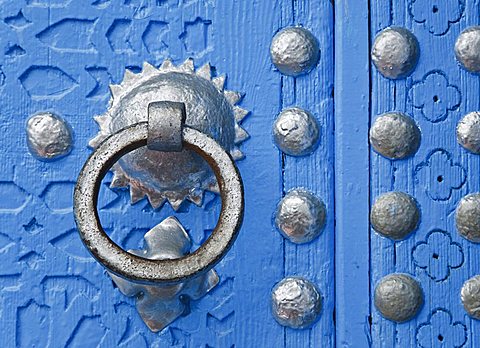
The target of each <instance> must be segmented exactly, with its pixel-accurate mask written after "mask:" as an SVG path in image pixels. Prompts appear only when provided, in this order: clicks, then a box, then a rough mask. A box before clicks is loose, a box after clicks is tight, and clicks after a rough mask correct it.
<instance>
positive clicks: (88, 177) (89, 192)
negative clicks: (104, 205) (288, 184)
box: [74, 122, 244, 284]
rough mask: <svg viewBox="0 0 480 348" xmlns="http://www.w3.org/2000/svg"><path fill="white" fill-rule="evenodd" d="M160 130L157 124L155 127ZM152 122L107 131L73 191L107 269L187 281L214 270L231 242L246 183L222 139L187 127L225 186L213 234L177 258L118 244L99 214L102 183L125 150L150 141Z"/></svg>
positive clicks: (83, 227) (82, 226)
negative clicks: (144, 253) (132, 251)
mask: <svg viewBox="0 0 480 348" xmlns="http://www.w3.org/2000/svg"><path fill="white" fill-rule="evenodd" d="M150 131H153V132H154V133H155V130H154V129H151V130H150ZM148 134H149V127H148V123H147V122H140V123H137V124H134V125H132V126H129V127H127V128H124V129H123V130H120V131H118V132H116V133H114V134H113V135H111V136H110V137H108V138H107V139H106V140H105V141H104V142H103V143H101V144H100V145H99V147H98V148H97V149H96V150H95V151H94V152H93V153H92V154H91V156H90V157H89V159H88V160H87V162H86V163H85V165H84V167H83V168H82V170H81V172H80V175H79V177H78V181H77V185H76V186H75V191H74V214H75V221H76V223H77V228H78V231H79V233H80V237H81V238H82V241H83V243H84V244H85V246H86V247H87V248H88V249H89V251H90V252H91V254H92V255H93V256H94V257H95V259H96V260H97V261H98V262H99V263H100V264H102V265H103V266H104V267H105V268H107V270H108V271H109V272H111V273H113V274H115V275H118V276H120V277H122V278H124V279H128V280H130V281H133V282H137V283H146V284H148V283H162V284H172V283H178V282H184V281H186V280H187V279H192V278H194V277H197V276H199V275H202V274H205V273H206V272H208V271H209V270H211V269H212V268H213V267H214V266H215V265H216V264H217V263H218V262H219V261H220V260H221V259H222V258H223V256H224V255H225V254H226V253H227V252H228V250H229V249H230V248H231V247H232V245H233V243H234V241H235V239H236V237H237V235H238V232H239V230H240V226H241V223H242V220H243V209H244V200H243V186H242V180H241V178H240V174H239V173H238V170H237V168H236V167H235V164H234V162H233V160H232V158H231V157H230V156H229V155H228V154H227V153H226V152H225V150H224V149H223V148H222V146H221V145H219V144H218V143H217V142H216V141H215V140H213V139H212V138H210V137H209V136H207V135H205V134H204V133H202V132H199V131H197V130H195V129H193V128H189V127H187V126H185V127H184V128H183V131H182V136H183V146H184V148H185V149H188V150H191V151H194V152H195V153H197V154H198V155H199V156H201V157H202V158H204V159H205V161H206V162H207V163H208V164H209V165H210V167H211V168H212V170H213V172H214V174H215V176H216V178H217V181H218V183H219V186H220V194H221V197H222V211H221V213H220V216H219V219H218V223H217V226H216V227H215V229H214V230H213V232H212V234H211V236H210V237H209V238H208V239H207V241H206V242H205V243H204V244H202V245H201V246H200V247H199V248H198V249H197V250H196V251H195V252H193V253H191V254H189V255H187V256H185V257H182V258H180V259H176V260H149V259H145V258H142V257H139V256H135V255H133V254H130V253H128V252H126V251H125V250H123V249H122V248H120V247H119V246H118V245H116V244H115V243H114V242H113V241H112V240H111V239H110V238H109V237H108V236H107V234H106V233H105V231H104V230H103V228H102V226H101V224H100V221H99V220H98V212H97V201H98V193H99V190H100V184H101V182H102V179H103V177H104V176H105V174H106V173H107V171H108V170H109V169H110V167H111V166H112V165H113V164H114V163H115V162H116V161H117V160H118V159H119V158H120V157H122V156H123V155H124V154H126V153H128V152H130V151H133V150H135V149H137V148H139V147H141V146H145V145H147V138H148Z"/></svg>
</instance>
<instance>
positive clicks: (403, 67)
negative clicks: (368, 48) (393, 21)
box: [371, 27, 420, 79]
mask: <svg viewBox="0 0 480 348" xmlns="http://www.w3.org/2000/svg"><path fill="white" fill-rule="evenodd" d="M419 55H420V48H419V46H418V41H417V38H416V37H415V35H413V34H412V33H411V32H410V31H408V30H407V29H405V28H398V27H392V28H387V29H384V30H382V31H381V32H380V33H379V34H378V35H377V37H376V38H375V41H374V43H373V48H372V53H371V56H372V61H373V64H375V66H376V68H377V69H378V71H379V72H380V73H381V74H382V75H383V76H385V77H386V78H389V79H402V78H404V77H407V76H408V75H410V73H411V72H412V71H413V70H414V69H415V67H416V66H417V62H418V57H419Z"/></svg>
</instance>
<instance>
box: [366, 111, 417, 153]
mask: <svg viewBox="0 0 480 348" xmlns="http://www.w3.org/2000/svg"><path fill="white" fill-rule="evenodd" d="M421 138H422V136H421V133H420V129H419V128H418V126H417V125H416V124H415V122H414V121H413V120H412V118H411V117H409V116H407V115H405V114H403V113H400V112H388V113H386V114H383V115H381V116H379V117H378V118H377V119H376V120H375V123H374V124H373V126H372V128H371V129H370V143H371V144H372V146H373V148H374V150H375V151H376V152H378V153H379V154H381V155H382V156H385V157H387V158H390V159H402V158H406V157H409V156H412V155H413V154H415V152H417V150H418V148H419V146H420V141H421Z"/></svg>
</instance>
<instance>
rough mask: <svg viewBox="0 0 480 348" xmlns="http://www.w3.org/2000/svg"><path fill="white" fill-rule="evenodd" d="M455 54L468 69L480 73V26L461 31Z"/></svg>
mask: <svg viewBox="0 0 480 348" xmlns="http://www.w3.org/2000/svg"><path fill="white" fill-rule="evenodd" d="M455 56H456V57H457V60H458V61H459V62H460V64H461V65H462V66H463V67H464V68H465V69H466V70H468V71H469V72H472V73H480V26H474V27H470V28H467V29H465V30H464V31H463V32H461V33H460V35H459V36H458V38H457V41H456V42H455Z"/></svg>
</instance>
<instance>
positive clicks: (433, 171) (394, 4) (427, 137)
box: [370, 0, 480, 347]
mask: <svg viewBox="0 0 480 348" xmlns="http://www.w3.org/2000/svg"><path fill="white" fill-rule="evenodd" d="M434 5H435V6H434ZM478 6H479V4H478V1H468V0H467V1H451V2H448V4H447V3H446V2H441V3H440V2H439V3H438V4H433V3H432V2H430V1H420V0H417V1H400V0H394V1H390V3H388V2H372V3H371V17H370V18H371V27H370V30H371V36H370V40H371V42H372V41H373V39H374V37H375V35H376V34H377V33H378V32H379V31H380V30H382V29H384V28H386V27H388V26H401V27H406V28H408V29H409V30H411V31H412V32H413V33H414V34H415V36H416V37H417V39H418V41H419V43H420V50H421V54H420V60H419V63H418V66H417V68H416V69H415V71H414V72H413V74H412V75H411V76H410V77H408V78H406V79H404V80H398V81H391V80H387V79H385V78H384V77H382V76H381V75H380V74H379V73H378V72H377V71H376V70H375V68H374V67H373V65H371V78H372V95H371V98H372V99H371V101H372V110H371V114H370V119H371V122H373V121H374V120H375V119H376V117H377V116H378V115H380V114H382V113H384V112H387V111H393V110H395V111H401V112H406V113H407V114H409V115H410V116H411V117H413V118H414V120H415V122H416V123H417V124H418V125H419V127H420V129H421V132H422V144H421V146H420V149H419V151H418V152H417V153H416V154H415V156H413V157H411V158H409V159H406V160H399V161H390V160H387V159H385V158H383V157H381V156H380V155H378V154H376V153H374V152H373V151H371V152H370V160H371V166H370V170H371V202H370V203H373V201H374V200H375V199H376V198H377V197H378V196H379V195H380V194H382V193H385V192H388V191H403V192H407V193H409V194H411V195H413V196H414V197H415V198H416V199H417V201H418V203H419V205H420V207H421V212H422V218H421V223H420V226H419V229H418V230H417V231H416V232H415V233H414V234H413V235H412V236H410V237H409V238H407V239H406V240H404V241H401V242H397V243H394V242H392V241H390V240H388V239H385V238H383V237H381V236H379V235H378V234H376V233H375V232H374V231H373V230H371V231H370V236H371V244H370V246H371V291H372V292H373V290H374V287H375V285H376V283H377V282H378V281H379V280H380V279H381V278H382V277H383V276H385V275H387V274H390V273H394V272H401V273H408V274H410V275H412V276H413V277H414V278H416V279H417V280H418V281H419V282H420V283H421V285H422V288H423V291H424V294H425V305H424V307H423V309H422V310H421V312H420V313H419V315H418V317H416V318H415V319H414V320H412V321H409V322H407V323H403V324H395V323H392V322H390V321H388V320H386V319H384V318H382V317H381V315H380V314H379V313H378V312H377V311H376V310H375V309H372V326H371V332H372V346H373V347H414V346H420V347H440V346H444V345H449V346H460V345H461V346H462V347H477V346H478V345H479V342H478V340H479V333H480V331H479V328H478V325H479V323H478V321H475V320H472V319H470V318H469V317H468V316H467V315H466V313H465V311H464V310H463V307H462V304H461V301H460V289H461V287H462V285H463V282H464V281H466V280H467V279H468V278H470V277H471V276H473V275H475V274H478V273H479V271H480V269H479V267H480V266H479V264H478V255H477V254H478V251H479V249H478V246H477V245H474V244H472V243H470V242H468V241H466V240H465V239H463V238H461V237H460V236H459V234H458V233H457V231H456V228H455V221H454V210H455V208H456V205H457V203H458V201H459V200H460V199H461V198H462V197H463V196H464V195H466V194H467V193H472V192H477V191H478V190H479V177H478V173H479V158H478V156H476V155H473V154H470V153H467V152H466V151H465V150H464V149H462V148H461V147H460V146H459V145H458V144H457V142H456V135H455V128H456V124H457V122H458V120H459V119H460V118H461V117H462V116H463V115H465V114H466V113H467V112H469V111H474V110H477V109H478V108H479V93H478V92H479V80H478V76H474V75H472V74H470V73H468V72H466V71H464V70H462V69H461V68H460V67H459V65H458V64H457V62H456V60H455V56H454V51H453V47H454V43H455V40H456V38H457V36H458V35H459V33H460V32H461V31H462V30H463V29H465V28H466V27H467V26H470V25H477V24H478V20H479V18H478ZM456 10H458V12H459V13H460V15H459V16H456ZM432 74H433V75H435V76H436V77H438V80H439V81H442V82H441V83H439V84H437V83H432V80H431V79H430V78H429V76H431V75H432ZM419 85H421V86H424V87H425V88H423V89H420V90H419V89H415V91H414V90H413V89H412V87H413V86H419ZM447 86H451V87H448V88H447ZM420 91H421V92H420ZM457 97H461V102H460V103H458V102H457V101H456V100H457ZM422 100H424V102H425V103H429V102H430V103H431V100H440V103H441V104H440V105H439V106H438V107H439V108H440V109H441V110H442V112H443V116H442V117H436V116H435V114H434V113H432V112H431V110H430V111H429V110H428V109H427V108H421V107H416V106H414V105H419V101H422ZM437 103H438V101H437ZM442 112H440V113H439V114H441V113H442ZM438 153H444V154H447V156H448V158H449V159H442V160H436V159H435V158H437V157H435V156H437V155H438ZM442 158H443V157H442ZM462 173H466V177H465V178H464V177H463V174H462ZM442 185H443V186H442ZM446 185H448V186H446ZM435 231H441V232H440V233H441V235H442V236H443V237H442V238H444V239H445V240H446V241H447V242H446V243H439V242H438V241H435V240H434V239H431V238H429V236H430V235H431V233H432V232H435ZM420 244H424V245H427V248H425V250H426V251H425V252H426V253H429V254H428V255H426V257H427V258H431V259H432V262H430V265H428V266H426V265H424V264H423V262H420V261H419V260H418V259H419V257H418V256H416V255H415V254H414V249H415V248H416V246H418V245H420ZM457 246H460V248H461V252H462V254H463V262H462V263H461V265H460V266H458V264H456V263H457V262H456V261H454V260H453V256H452V255H453V249H457ZM438 260H441V261H438ZM441 274H442V275H441ZM445 274H446V275H445ZM439 313H440V314H439ZM442 313H443V314H442ZM445 313H446V314H445ZM440 317H442V318H443V319H441V320H437V319H438V318H440ZM449 317H450V319H449ZM424 326H426V327H428V328H429V329H432V333H431V334H428V335H427V334H425V332H426V331H424V330H423V329H422V327H424ZM454 342H455V343H454Z"/></svg>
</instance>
